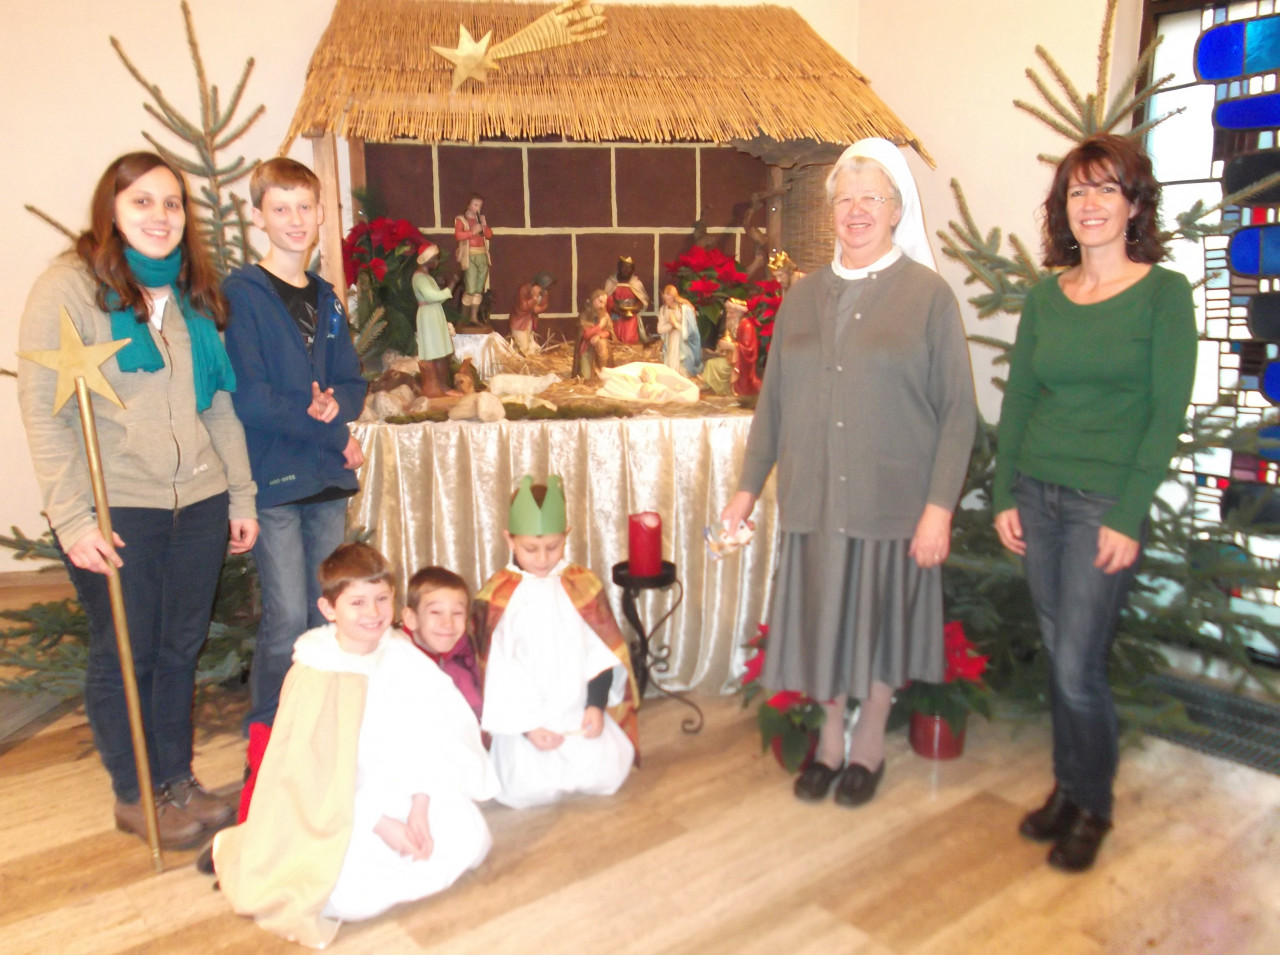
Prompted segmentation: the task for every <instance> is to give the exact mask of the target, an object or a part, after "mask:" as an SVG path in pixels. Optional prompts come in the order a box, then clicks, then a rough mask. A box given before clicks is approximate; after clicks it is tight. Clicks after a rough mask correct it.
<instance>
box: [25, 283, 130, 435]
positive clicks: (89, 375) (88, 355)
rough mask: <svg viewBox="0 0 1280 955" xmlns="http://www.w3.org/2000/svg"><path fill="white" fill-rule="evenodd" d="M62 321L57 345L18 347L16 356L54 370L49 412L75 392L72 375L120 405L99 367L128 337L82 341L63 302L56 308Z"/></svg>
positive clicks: (61, 404)
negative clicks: (55, 385)
mask: <svg viewBox="0 0 1280 955" xmlns="http://www.w3.org/2000/svg"><path fill="white" fill-rule="evenodd" d="M60 311H61V313H62V322H61V325H60V326H59V332H58V347H57V348H55V349H51V350H49V351H20V352H18V357H19V358H25V359H27V361H34V362H35V363H36V364H38V365H44V366H45V367H46V368H52V369H53V370H54V371H56V372H57V373H58V388H57V391H56V392H55V393H54V396H53V413H54V414H57V413H58V412H59V411H61V410H62V406H63V405H65V404H66V403H67V401H69V400H70V398H71V396H72V395H74V394H75V393H76V379H77V378H83V379H84V383H85V385H87V386H88V388H89V390H90V391H96V392H97V393H98V394H100V395H102V397H104V398H106V399H107V400H108V401H111V402H113V403H115V404H117V405H119V406H120V407H121V408H123V407H124V402H123V401H121V400H120V396H119V395H117V394H116V390H115V389H114V388H112V387H111V382H109V381H107V379H106V376H104V375H103V374H102V369H101V368H100V367H99V366H100V365H101V364H102V363H103V362H104V361H106V360H107V359H108V358H110V357H111V356H112V355H114V354H115V353H116V352H118V351H119V350H120V349H121V348H124V346H125V345H127V344H129V339H127V338H126V339H123V340H121V341H118V342H116V341H112V342H103V343H102V344H100V345H86V344H85V343H84V339H82V338H81V337H80V333H79V332H78V331H76V326H75V323H74V322H73V321H71V313H70V312H68V311H67V307H66V306H65V305H64V306H62V308H61V309H60Z"/></svg>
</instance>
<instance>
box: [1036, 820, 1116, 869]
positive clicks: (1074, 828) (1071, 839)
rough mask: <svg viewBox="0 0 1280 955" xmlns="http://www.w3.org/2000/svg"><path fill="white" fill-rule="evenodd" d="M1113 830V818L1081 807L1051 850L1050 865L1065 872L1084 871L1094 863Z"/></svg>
mask: <svg viewBox="0 0 1280 955" xmlns="http://www.w3.org/2000/svg"><path fill="white" fill-rule="evenodd" d="M1110 831H1111V820H1110V819H1103V818H1102V817H1101V816H1095V815H1094V814H1093V813H1091V812H1088V811H1087V810H1084V809H1081V810H1080V811H1079V813H1078V814H1077V815H1076V819H1075V822H1073V823H1072V824H1071V827H1070V828H1069V829H1068V830H1067V831H1066V832H1064V833H1063V834H1062V835H1061V836H1059V837H1058V841H1057V843H1055V844H1054V847H1053V848H1052V849H1051V850H1050V851H1049V865H1051V866H1053V867H1054V868H1055V869H1061V870H1062V871H1063V872H1083V871H1084V870H1085V869H1088V868H1089V867H1090V866H1092V865H1093V860H1094V859H1095V858H1097V856H1098V849H1099V848H1101V846H1102V840H1103V839H1104V838H1106V835H1107V833H1108V832H1110Z"/></svg>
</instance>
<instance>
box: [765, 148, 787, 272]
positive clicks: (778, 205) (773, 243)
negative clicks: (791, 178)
mask: <svg viewBox="0 0 1280 955" xmlns="http://www.w3.org/2000/svg"><path fill="white" fill-rule="evenodd" d="M782 188H783V172H782V167H781V166H770V167H769V192H771V193H772V195H771V196H770V197H769V203H768V205H767V206H766V207H765V220H764V222H765V231H767V232H768V233H769V250H770V251H771V252H777V251H778V250H779V249H780V248H782V199H783V196H782Z"/></svg>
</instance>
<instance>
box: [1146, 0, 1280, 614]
mask: <svg viewBox="0 0 1280 955" xmlns="http://www.w3.org/2000/svg"><path fill="white" fill-rule="evenodd" d="M1155 24H1156V32H1157V34H1158V35H1160V36H1162V37H1163V38H1164V39H1163V41H1162V43H1161V46H1160V48H1159V51H1158V52H1157V54H1156V58H1155V62H1154V65H1153V74H1154V75H1155V76H1165V75H1167V74H1173V81H1172V82H1171V84H1170V85H1169V87H1168V88H1167V89H1166V91H1165V92H1162V93H1161V94H1160V95H1159V96H1158V97H1156V98H1155V100H1154V101H1153V109H1154V111H1155V112H1156V113H1157V114H1163V113H1166V112H1168V111H1169V110H1171V109H1178V108H1182V109H1183V112H1182V113H1181V114H1179V115H1178V116H1177V117H1175V118H1173V119H1171V120H1169V121H1167V122H1165V123H1163V124H1161V125H1160V126H1158V127H1157V128H1156V129H1154V130H1153V131H1152V132H1151V133H1150V134H1149V135H1148V137H1147V149H1148V151H1149V152H1150V153H1151V157H1152V160H1153V163H1154V166H1155V171H1156V176H1157V177H1158V178H1159V179H1160V180H1161V182H1162V183H1164V200H1163V202H1164V207H1163V215H1164V219H1165V221H1166V222H1171V221H1172V220H1173V217H1174V216H1175V215H1176V214H1177V213H1179V212H1182V211H1184V210H1186V209H1188V208H1190V207H1191V206H1192V205H1193V204H1194V203H1195V201H1197V200H1201V201H1203V202H1204V203H1205V204H1206V205H1213V204H1215V203H1217V202H1220V201H1221V199H1222V197H1223V196H1224V195H1227V194H1230V193H1231V192H1234V191H1237V190H1239V189H1240V188H1241V187H1243V186H1245V185H1248V184H1250V183H1253V182H1256V181H1257V180H1259V179H1261V178H1262V177H1263V176H1266V175H1269V174H1270V173H1272V172H1276V171H1280V139H1278V138H1277V137H1278V135H1280V88H1278V86H1280V84H1278V82H1277V78H1278V77H1280V4H1278V3H1277V0H1250V2H1245V3H1204V4H1202V5H1197V6H1196V7H1195V8H1194V9H1189V10H1188V9H1183V10H1180V11H1177V12H1171V13H1167V14H1161V13H1160V9H1159V6H1158V5H1156V7H1155ZM1277 209H1280V188H1277V189H1274V190H1268V191H1267V192H1265V193H1259V194H1256V195H1254V196H1251V197H1249V198H1248V199H1247V200H1246V204H1245V205H1242V206H1228V207H1226V208H1225V209H1224V210H1223V213H1222V218H1223V220H1224V221H1227V222H1231V223H1233V224H1236V225H1238V226H1239V228H1237V229H1236V231H1235V232H1234V233H1233V234H1232V235H1231V236H1229V237H1227V236H1214V237H1210V238H1208V239H1206V240H1205V241H1204V242H1203V243H1199V244H1197V245H1193V244H1191V243H1187V242H1180V243H1178V244H1177V246H1176V247H1175V249H1174V255H1173V262H1172V267H1174V268H1176V269H1178V270H1179V271H1182V272H1184V273H1185V274H1186V275H1187V277H1188V278H1190V279H1191V280H1192V281H1193V282H1195V281H1198V280H1201V279H1203V280H1204V282H1203V284H1202V285H1201V286H1199V287H1198V288H1197V289H1196V309H1197V316H1198V321H1199V324H1200V329H1201V332H1202V334H1203V336H1204V339H1203V341H1202V342H1201V344H1200V358H1199V365H1198V366H1197V372H1196V383H1195V390H1194V392H1193V395H1192V405H1193V408H1192V410H1193V411H1194V412H1198V413H1204V412H1209V413H1211V414H1213V415H1214V416H1215V417H1218V418H1220V419H1221V420H1222V422H1223V423H1226V424H1233V425H1236V426H1248V425H1259V424H1261V425H1266V426H1267V429H1266V433H1269V434H1270V435H1276V434H1280V415H1278V414H1277V411H1276V408H1277V405H1280V218H1278V217H1277ZM1278 458H1280V453H1276V452H1274V451H1267V452H1265V453H1263V454H1246V453H1243V452H1239V451H1230V450H1226V449H1220V450H1215V451H1212V452H1208V453H1205V454H1200V455H1197V456H1196V457H1195V458H1194V459H1192V460H1188V461H1185V462H1183V463H1182V465H1181V466H1182V468H1183V470H1184V471H1185V472H1187V474H1188V476H1189V477H1191V478H1193V480H1194V484H1195V495H1196V501H1197V504H1198V505H1199V509H1198V514H1199V515H1200V517H1201V519H1202V520H1204V521H1206V522H1208V521H1215V520H1217V519H1218V517H1219V516H1220V515H1221V514H1222V513H1223V509H1224V507H1225V508H1231V507H1234V506H1246V507H1247V506H1248V505H1249V504H1250V503H1252V502H1255V501H1258V500H1259V499H1261V500H1263V501H1269V502H1271V503H1270V507H1271V508H1273V509H1275V508H1280V491H1278V490H1277V483H1278V481H1280V474H1278V468H1280V461H1277V459H1278ZM1275 519H1276V518H1275V517H1274V516H1272V517H1271V520H1275ZM1238 543H1239V544H1240V545H1241V546H1242V547H1245V548H1246V549H1247V550H1248V551H1249V552H1250V553H1252V554H1254V555H1255V556H1256V557H1258V558H1262V559H1264V560H1277V559H1280V541H1277V540H1275V539H1274V538H1266V537H1261V536H1254V535H1242V538H1241V540H1240V541H1238ZM1246 596H1247V597H1249V598H1251V599H1253V600H1255V601H1257V602H1260V603H1263V604H1270V605H1273V606H1276V605H1280V598H1278V596H1277V590H1276V589H1264V590H1259V591H1255V592H1252V593H1250V594H1247V595H1246Z"/></svg>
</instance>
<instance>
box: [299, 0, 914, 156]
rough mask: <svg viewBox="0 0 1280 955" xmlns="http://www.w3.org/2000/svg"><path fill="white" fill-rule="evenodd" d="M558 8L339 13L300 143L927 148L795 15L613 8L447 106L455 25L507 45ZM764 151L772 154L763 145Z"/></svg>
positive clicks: (387, 2) (420, 7)
mask: <svg viewBox="0 0 1280 955" xmlns="http://www.w3.org/2000/svg"><path fill="white" fill-rule="evenodd" d="M551 6H552V5H551V4H541V3H517V2H478V3H471V2H458V0H337V5H336V7H335V8H334V11H333V18H332V19H331V20H330V21H329V27H328V29H327V30H326V31H325V33H324V36H323V37H322V38H321V40H320V43H319V45H318V46H317V47H316V51H315V53H314V54H313V56H312V58H311V65H310V67H309V69H308V73H307V83H306V88H305V89H304V91H303V94H302V100H301V102H300V103H299V104H298V109H297V112H296V113H295V114H294V118H293V123H292V125H291V126H290V129H289V136H288V141H290V142H291V141H292V140H293V138H294V137H295V136H298V135H316V134H319V133H322V132H332V133H336V134H338V135H340V136H343V137H345V138H349V139H350V138H359V139H365V140H369V141H373V142H389V141H392V140H396V139H414V140H419V141H422V142H430V143H438V142H472V143H474V142H478V141H479V140H481V139H493V138H509V139H519V140H532V139H537V138H540V137H547V136H553V137H561V136H562V137H564V138H565V139H568V140H573V141H587V142H600V141H638V142H670V141H693V142H716V143H738V144H743V143H745V142H751V141H754V142H755V143H756V145H757V147H759V148H758V149H755V150H752V151H761V150H764V149H767V146H768V144H769V141H773V142H775V143H786V142H797V141H806V140H808V141H817V142H819V143H837V144H839V143H848V142H852V141H854V140H857V139H860V138H862V137H865V136H883V137H885V138H886V139H890V140H893V141H894V142H897V143H899V144H903V145H906V144H910V145H911V146H913V147H915V149H916V150H917V151H918V152H919V153H920V154H921V156H923V157H924V158H925V159H927V160H929V161H930V162H931V163H932V160H931V159H929V156H928V154H927V153H926V152H925V151H924V149H923V148H922V147H921V145H920V143H919V141H918V140H917V139H916V137H915V135H914V134H913V133H912V132H911V130H910V129H908V128H907V127H906V126H905V125H904V124H903V123H902V122H901V121H900V120H899V119H898V118H897V117H896V116H895V115H894V114H893V113H892V111H890V110H889V108H888V107H887V106H886V105H885V104H884V103H883V102H882V101H881V100H880V98H879V97H878V96H876V95H875V93H873V92H872V91H871V87H870V85H869V84H868V82H867V80H866V77H864V76H863V75H862V74H861V73H859V72H858V71H857V70H856V69H854V67H853V66H852V65H851V64H850V63H849V62H848V61H847V60H845V59H844V58H843V57H842V56H840V54H839V53H837V52H836V51H835V50H834V49H832V47H831V46H829V45H828V44H827V43H826V42H825V41H824V40H823V39H822V38H821V37H819V36H818V34H817V33H815V32H814V31H813V29H812V28H811V27H810V26H809V24H808V23H806V22H805V20H804V19H803V18H802V17H801V16H800V15H799V14H798V13H796V12H795V11H794V10H790V9H786V8H782V7H773V6H757V7H720V6H711V5H703V4H697V5H692V4H690V5H684V6H680V5H657V6H647V5H646V6H641V5H635V6H632V5H618V4H603V5H601V11H602V12H603V13H604V15H605V18H606V27H607V33H606V35H605V36H603V37H599V38H597V39H592V40H587V41H585V42H581V43H576V44H573V45H570V46H562V47H559V48H556V49H552V50H546V51H541V52H536V53H531V54H527V55H523V56H513V57H510V58H507V59H502V60H501V61H500V66H499V68H498V70H497V72H493V73H490V74H489V79H488V82H486V83H479V82H477V81H476V80H474V79H469V80H467V81H466V82H465V83H463V84H462V86H461V88H460V89H458V90H457V92H451V91H450V84H451V79H452V76H453V64H452V63H450V62H448V61H447V60H446V59H445V58H444V57H442V56H440V55H439V54H437V53H435V52H433V51H432V49H431V47H432V46H444V47H448V48H453V47H456V46H457V45H458V27H459V25H462V26H465V27H467V29H468V30H469V31H470V33H471V34H472V36H473V37H474V38H475V39H476V40H479V39H480V38H481V37H483V36H484V34H486V33H488V32H489V31H493V40H492V42H493V44H497V43H500V42H501V41H502V40H503V39H504V38H506V37H509V36H511V35H512V34H513V33H515V32H516V31H517V30H519V29H520V28H521V27H524V26H526V25H527V24H529V23H530V22H532V21H533V20H535V19H537V18H538V17H539V16H541V15H542V14H544V13H545V12H546V11H547V10H549V9H551ZM761 143H764V144H765V145H764V146H761V145H760V144H761Z"/></svg>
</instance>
